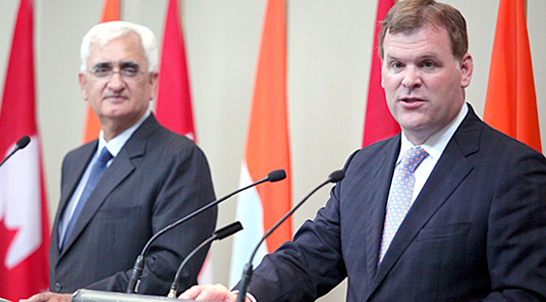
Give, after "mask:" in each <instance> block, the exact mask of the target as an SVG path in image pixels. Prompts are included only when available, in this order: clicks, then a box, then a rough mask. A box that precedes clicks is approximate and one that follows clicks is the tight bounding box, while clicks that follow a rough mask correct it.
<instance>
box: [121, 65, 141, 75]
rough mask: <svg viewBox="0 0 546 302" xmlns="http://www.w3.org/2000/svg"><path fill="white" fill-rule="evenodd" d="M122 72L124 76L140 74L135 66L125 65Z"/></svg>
mask: <svg viewBox="0 0 546 302" xmlns="http://www.w3.org/2000/svg"><path fill="white" fill-rule="evenodd" d="M121 73H122V74H123V75H124V76H128V77H134V76H136V75H137V74H138V68H135V67H124V68H123V69H121Z"/></svg>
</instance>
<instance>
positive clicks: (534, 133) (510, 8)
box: [484, 0, 542, 152]
mask: <svg viewBox="0 0 546 302" xmlns="http://www.w3.org/2000/svg"><path fill="white" fill-rule="evenodd" d="M524 6H525V3H524V0H501V1H500V4H499V12H498V17H497V27H496V31H495V42H494V44H493V53H492V57H491V67H490V71H489V82H488V86H487V96H486V101H485V109H484V120H485V122H487V123H488V124H489V125H491V126H492V127H493V128H495V129H497V130H499V131H501V132H503V133H505V134H506V135H509V136H511V137H513V138H515V139H517V140H519V141H521V142H523V143H525V144H527V145H529V146H530V147H532V148H533V149H535V150H537V151H539V152H542V145H541V142H540V128H539V123H538V111H537V103H536V91H535V84H534V78H533V63H532V61H531V51H530V47H529V36H528V32H527V24H526V18H525V7H524Z"/></svg>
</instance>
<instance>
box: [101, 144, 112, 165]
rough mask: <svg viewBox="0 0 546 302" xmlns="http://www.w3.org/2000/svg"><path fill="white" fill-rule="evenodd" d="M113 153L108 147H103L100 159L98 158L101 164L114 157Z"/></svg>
mask: <svg viewBox="0 0 546 302" xmlns="http://www.w3.org/2000/svg"><path fill="white" fill-rule="evenodd" d="M112 157H113V156H112V154H110V151H108V149H107V148H106V147H103V148H102V150H101V151H100V154H99V159H98V160H97V161H98V162H100V163H101V164H103V165H104V164H106V163H107V162H108V161H109V160H111V159H112Z"/></svg>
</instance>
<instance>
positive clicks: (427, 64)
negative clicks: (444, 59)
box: [423, 61, 436, 68]
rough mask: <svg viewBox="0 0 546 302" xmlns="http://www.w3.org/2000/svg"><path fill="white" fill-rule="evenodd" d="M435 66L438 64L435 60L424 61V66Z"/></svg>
mask: <svg viewBox="0 0 546 302" xmlns="http://www.w3.org/2000/svg"><path fill="white" fill-rule="evenodd" d="M434 66H436V64H434V62H431V61H425V62H423V67H426V68H431V67H434Z"/></svg>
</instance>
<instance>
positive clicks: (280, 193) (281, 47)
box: [245, 0, 292, 252]
mask: <svg viewBox="0 0 546 302" xmlns="http://www.w3.org/2000/svg"><path fill="white" fill-rule="evenodd" d="M284 10H285V8H284V1H283V0H270V1H269V2H268V6H267V12H266V17H265V22H264V26H263V34H262V41H261V42H262V43H261V52H260V57H259V61H258V67H257V74H256V82H255V87H254V97H253V103H252V109H251V116H250V122H249V128H248V135H247V146H246V150H245V158H246V162H247V166H248V170H249V173H250V175H251V177H252V179H253V180H254V181H256V180H258V179H261V178H263V177H264V176H265V175H267V174H268V173H269V172H271V171H273V170H276V169H284V170H285V171H286V174H287V179H285V180H283V181H282V182H280V183H276V184H264V185H261V186H258V187H257V190H258V193H259V195H260V198H261V201H262V206H263V211H264V230H267V229H269V228H270V227H271V226H273V225H274V224H275V223H276V222H277V220H278V219H280V218H281V217H282V216H283V215H284V214H285V213H286V212H287V211H288V210H289V209H290V207H291V196H292V192H291V186H290V184H291V179H290V175H291V173H290V154H289V153H290V151H289V150H290V147H289V135H288V120H287V105H286V21H285V11H284ZM291 237H292V224H291V221H290V220H288V221H286V222H285V223H283V224H282V225H281V226H280V227H279V229H277V230H276V231H275V232H274V233H273V234H272V235H271V236H270V237H269V238H268V240H267V246H268V249H269V252H271V251H273V250H275V249H276V248H278V247H279V246H280V245H281V244H282V243H283V242H285V241H287V240H290V239H291Z"/></svg>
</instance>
